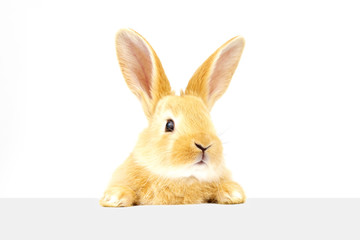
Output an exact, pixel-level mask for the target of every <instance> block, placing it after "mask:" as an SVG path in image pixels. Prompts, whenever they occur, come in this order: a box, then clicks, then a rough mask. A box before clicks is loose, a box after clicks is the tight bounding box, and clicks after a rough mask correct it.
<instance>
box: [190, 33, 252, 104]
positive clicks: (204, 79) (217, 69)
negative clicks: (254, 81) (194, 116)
mask: <svg viewBox="0 0 360 240" xmlns="http://www.w3.org/2000/svg"><path fill="white" fill-rule="evenodd" d="M244 45H245V40H244V38H242V37H239V36H238V37H234V38H232V39H230V40H229V41H228V42H226V43H225V44H224V45H222V46H221V47H220V48H219V49H217V50H216V51H215V52H214V53H213V54H212V55H211V56H210V57H209V58H208V59H207V60H206V61H205V62H204V63H203V64H202V65H201V66H200V67H199V68H198V69H197V70H196V72H195V74H194V75H193V76H192V78H191V79H190V81H189V83H188V85H187V87H186V90H185V94H190V95H195V96H198V97H200V98H202V99H203V101H204V102H205V104H206V105H207V106H208V108H209V110H210V109H211V108H212V107H213V105H214V103H215V102H216V100H218V99H219V98H220V97H221V96H222V95H223V94H224V92H225V91H226V89H227V88H228V86H229V84H230V81H231V78H232V76H233V74H234V72H235V70H236V67H237V65H238V63H239V60H240V57H241V54H242V51H243V49H244Z"/></svg>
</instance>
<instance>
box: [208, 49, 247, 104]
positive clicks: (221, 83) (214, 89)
mask: <svg viewBox="0 0 360 240" xmlns="http://www.w3.org/2000/svg"><path fill="white" fill-rule="evenodd" d="M241 48H242V46H239V44H236V43H231V44H229V46H226V47H225V48H224V49H223V50H222V51H221V53H220V56H219V57H218V59H217V60H216V62H215V65H214V67H213V69H212V73H211V76H210V79H209V98H213V97H215V98H216V97H220V96H221V95H222V94H223V93H224V92H225V90H226V88H227V87H228V85H229V84H230V81H231V77H232V75H233V73H234V71H235V69H236V67H237V64H238V61H239V57H240V55H239V52H240V54H241ZM217 95H219V96H217Z"/></svg>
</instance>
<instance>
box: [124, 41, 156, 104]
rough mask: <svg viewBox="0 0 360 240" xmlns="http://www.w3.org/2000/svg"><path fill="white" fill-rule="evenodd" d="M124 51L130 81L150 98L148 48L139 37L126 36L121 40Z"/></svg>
mask: <svg viewBox="0 0 360 240" xmlns="http://www.w3.org/2000/svg"><path fill="white" fill-rule="evenodd" d="M122 41H123V42H122V43H121V44H124V45H126V47H123V49H124V51H125V56H124V57H125V58H126V59H127V60H126V65H127V68H128V70H129V72H130V74H131V75H132V79H131V81H135V82H133V84H134V85H135V86H140V87H141V88H142V89H143V91H144V92H145V93H146V94H147V95H148V96H149V97H150V98H152V96H151V84H152V71H153V63H152V59H151V53H150V50H149V48H148V47H147V46H146V45H145V42H144V40H142V39H140V37H134V36H129V35H128V36H126V37H124V38H123V39H122Z"/></svg>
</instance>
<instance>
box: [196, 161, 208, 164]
mask: <svg viewBox="0 0 360 240" xmlns="http://www.w3.org/2000/svg"><path fill="white" fill-rule="evenodd" d="M196 165H207V163H206V162H205V161H204V160H200V161H198V162H197V163H196Z"/></svg>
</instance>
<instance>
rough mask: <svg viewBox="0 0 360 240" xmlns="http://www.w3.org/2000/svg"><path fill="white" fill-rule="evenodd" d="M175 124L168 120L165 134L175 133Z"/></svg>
mask: <svg viewBox="0 0 360 240" xmlns="http://www.w3.org/2000/svg"><path fill="white" fill-rule="evenodd" d="M174 128H175V123H174V121H173V120H172V119H168V120H167V122H166V125H165V132H172V131H174Z"/></svg>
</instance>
